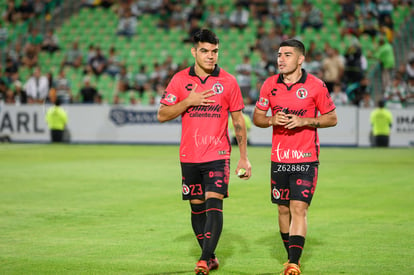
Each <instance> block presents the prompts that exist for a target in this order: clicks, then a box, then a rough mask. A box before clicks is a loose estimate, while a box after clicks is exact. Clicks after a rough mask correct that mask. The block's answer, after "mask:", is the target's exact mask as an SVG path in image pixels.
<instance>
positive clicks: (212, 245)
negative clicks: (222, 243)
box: [200, 198, 223, 261]
mask: <svg viewBox="0 0 414 275" xmlns="http://www.w3.org/2000/svg"><path fill="white" fill-rule="evenodd" d="M206 211H207V221H206V227H205V230H204V232H205V233H204V242H203V253H202V254H201V258H200V260H204V261H208V260H209V259H210V258H211V257H213V255H214V251H215V250H216V247H217V244H218V241H219V239H220V235H221V231H222V229H223V200H220V199H216V198H210V199H208V200H207V201H206Z"/></svg>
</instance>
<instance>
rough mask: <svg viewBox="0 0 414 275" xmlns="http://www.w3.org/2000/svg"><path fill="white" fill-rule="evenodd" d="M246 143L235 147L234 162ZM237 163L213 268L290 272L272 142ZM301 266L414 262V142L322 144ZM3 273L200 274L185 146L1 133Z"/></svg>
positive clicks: (359, 267) (333, 269)
mask: <svg viewBox="0 0 414 275" xmlns="http://www.w3.org/2000/svg"><path fill="white" fill-rule="evenodd" d="M237 158H238V150H237V148H234V150H233V156H232V164H231V171H232V173H234V169H235V164H236V161H237ZM249 158H250V161H251V163H252V166H253V176H252V178H251V179H250V180H249V181H243V180H241V179H239V178H237V177H236V176H235V175H234V174H232V177H231V180H230V187H229V192H230V197H229V198H228V199H226V200H225V203H224V230H223V233H222V237H221V240H220V243H219V245H218V247H217V250H216V253H217V255H218V257H219V259H220V263H221V266H220V269H219V270H218V271H214V272H211V274H223V275H228V274H237V275H243V274H245V275H251V274H257V275H264V274H279V272H280V270H281V268H282V264H283V262H285V258H286V256H285V252H284V248H283V247H282V243H281V240H280V236H279V232H278V228H277V217H276V206H275V205H272V204H271V203H270V191H269V188H270V181H269V175H270V172H269V167H270V160H269V159H270V148H269V147H249ZM320 160H321V165H320V169H319V170H320V171H319V181H318V186H317V188H316V193H315V197H314V200H313V202H312V206H311V207H310V209H309V215H308V223H309V229H308V236H307V238H306V244H305V249H304V252H303V255H302V260H301V261H302V271H303V274H305V275H311V274H330V275H332V274H413V272H414V260H413V257H414V199H413V198H414V172H413V171H414V170H413V167H414V149H412V148H388V149H372V148H322V149H321V157H320ZM0 188H1V189H0V274H147V275H155V274H193V268H194V265H195V263H196V261H197V260H198V257H199V254H200V251H199V248H198V245H197V242H196V240H195V237H194V236H193V233H192V229H191V224H190V211H189V206H188V202H184V201H182V200H181V174H180V168H179V160H178V146H141V145H45V144H44V145H37V144H0Z"/></svg>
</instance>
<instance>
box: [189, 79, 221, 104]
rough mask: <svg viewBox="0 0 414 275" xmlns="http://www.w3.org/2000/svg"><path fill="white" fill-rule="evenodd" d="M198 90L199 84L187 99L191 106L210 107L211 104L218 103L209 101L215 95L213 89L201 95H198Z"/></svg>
mask: <svg viewBox="0 0 414 275" xmlns="http://www.w3.org/2000/svg"><path fill="white" fill-rule="evenodd" d="M196 89H197V84H195V85H194V88H193V89H192V90H191V92H190V94H189V95H188V97H187V100H188V103H189V104H190V106H200V105H201V106H209V105H210V104H211V103H214V102H216V101H215V100H212V99H209V97H211V96H213V95H215V93H214V91H213V90H212V89H209V90H206V91H203V92H201V93H197V92H196Z"/></svg>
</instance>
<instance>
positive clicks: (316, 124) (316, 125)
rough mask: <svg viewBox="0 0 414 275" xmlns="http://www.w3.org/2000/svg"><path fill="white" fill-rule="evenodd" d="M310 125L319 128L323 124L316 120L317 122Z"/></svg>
mask: <svg viewBox="0 0 414 275" xmlns="http://www.w3.org/2000/svg"><path fill="white" fill-rule="evenodd" d="M310 126H312V127H315V128H319V127H321V124H320V123H319V122H318V121H316V122H312V123H311V124H310Z"/></svg>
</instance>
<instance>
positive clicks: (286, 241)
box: [280, 232, 289, 259]
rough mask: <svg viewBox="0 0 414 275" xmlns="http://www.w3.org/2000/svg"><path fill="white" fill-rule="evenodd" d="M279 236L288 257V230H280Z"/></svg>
mask: <svg viewBox="0 0 414 275" xmlns="http://www.w3.org/2000/svg"><path fill="white" fill-rule="evenodd" d="M280 236H281V237H282V241H283V245H284V246H285V249H286V252H287V255H288V259H289V232H288V233H282V232H280Z"/></svg>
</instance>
